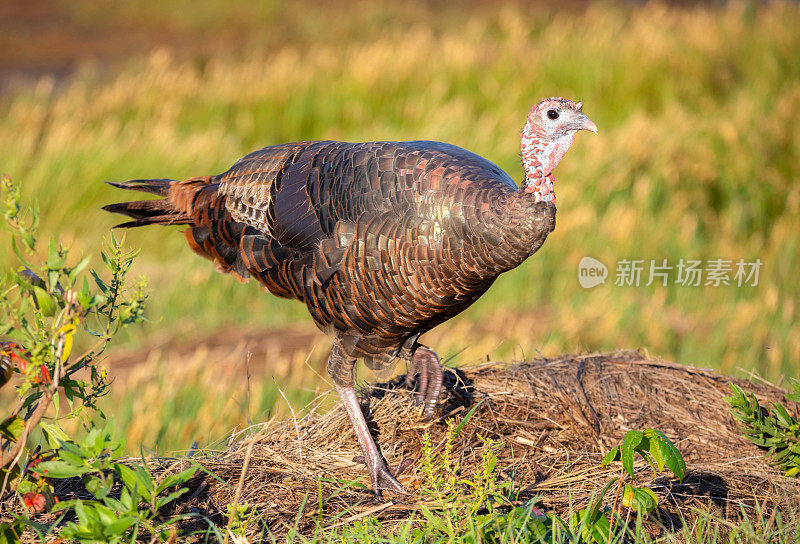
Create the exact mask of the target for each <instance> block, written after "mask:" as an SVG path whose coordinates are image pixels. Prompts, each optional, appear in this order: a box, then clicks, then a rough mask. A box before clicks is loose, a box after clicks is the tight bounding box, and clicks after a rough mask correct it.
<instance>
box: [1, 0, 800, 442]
mask: <svg viewBox="0 0 800 544" xmlns="http://www.w3.org/2000/svg"><path fill="white" fill-rule="evenodd" d="M185 4H186V3H185V2H178V3H177V4H174V5H171V7H167V8H162V7H159V6H161V3H158V2H147V3H145V5H144V6H143V7H141V9H140V7H136V8H135V10H136V15H133V14H128V15H126V13H127V11H125V10H134V7H132V6H133V5H131V6H128V7H124V6H123V7H120V8H119V10H121V11H117V12H114V15H113V16H111V15H109V16H108V17H109V18H108V20H109V21H111V23H113V22H114V21H120V20H124V19H125V18H126V17H131V18H134V19H135V21H140V22H142V24H143V25H145V26H147V25H150V27H153V25H155V21H159V24H158V25H156V26H157V28H159V29H160V28H163V27H168V28H172V27H173V26H174V27H175V29H176V30H175V32H176V35H178V36H181V37H182V39H186V40H194V42H193V43H196V44H199V45H198V49H197V51H202V52H201V53H196V54H191V53H187V48H186V47H185V46H182V45H181V44H174V48H173V49H158V50H155V51H154V52H152V53H151V54H148V55H146V56H139V57H136V56H134V57H132V58H130V59H128V60H126V61H125V62H123V63H121V64H113V65H105V64H99V65H98V64H85V65H83V66H82V67H81V68H79V69H78V70H77V71H76V72H74V73H73V74H72V75H70V76H69V77H67V78H66V79H53V78H51V77H43V78H41V80H39V81H38V83H37V84H36V85H34V86H30V87H21V88H16V87H15V88H14V90H13V91H9V92H7V93H6V94H5V95H2V96H0V170H2V171H4V172H7V173H9V174H10V175H12V176H13V177H14V178H15V179H16V180H17V182H18V183H21V184H22V186H23V193H24V194H25V197H26V198H32V197H35V198H36V199H38V201H39V204H40V207H41V212H42V226H41V229H42V232H43V233H55V232H58V233H60V237H61V238H62V240H65V241H69V242H70V243H71V245H72V247H73V248H74V249H75V250H76V251H78V252H79V253H89V252H90V249H91V248H95V247H98V246H99V245H100V243H101V240H102V239H103V236H105V235H106V234H107V232H108V229H109V228H110V227H111V226H112V225H113V224H115V221H116V220H117V219H116V218H114V217H111V216H109V215H107V214H104V213H103V212H101V211H100V209H99V207H100V206H101V205H103V204H105V203H109V202H115V201H120V200H122V199H124V198H126V197H127V196H129V195H125V194H123V193H121V192H119V191H115V190H113V189H112V188H110V187H108V186H106V185H104V184H103V183H102V181H104V180H123V179H129V178H138V177H171V178H175V179H183V178H188V177H191V176H196V175H205V174H212V173H218V172H222V171H224V170H226V169H227V168H228V167H229V166H230V165H231V164H232V163H233V162H234V161H235V160H236V159H237V158H238V157H240V156H241V155H243V154H245V153H247V152H249V151H252V150H254V149H257V148H260V147H263V146H266V145H269V144H273V143H280V142H287V141H296V140H305V139H342V140H349V141H367V140H379V139H381V140H405V139H431V140H442V141H447V142H451V143H454V144H456V145H459V146H462V147H464V148H467V149H470V150H471V151H474V152H476V153H478V154H480V155H482V156H485V157H487V158H489V159H490V160H492V161H494V162H496V163H497V164H498V165H499V166H501V167H502V168H503V169H505V170H506V171H508V172H509V173H510V174H511V175H512V177H514V178H516V179H521V176H522V171H521V167H520V164H519V130H520V127H521V126H522V123H523V122H524V119H525V115H526V113H527V111H528V109H529V108H530V106H531V105H532V104H534V103H535V102H536V101H538V100H539V99H540V98H541V97H543V96H551V95H559V96H566V97H571V98H575V99H581V100H583V101H584V111H585V112H586V113H587V114H588V115H589V116H590V117H591V118H592V119H593V120H594V121H595V122H596V123H597V125H598V126H599V127H600V135H599V137H595V136H593V135H591V134H588V133H585V134H584V133H582V134H580V135H579V136H578V138H577V141H576V143H575V145H574V146H573V148H572V150H571V151H570V152H569V154H568V155H567V157H566V158H565V159H564V161H563V162H562V164H561V165H560V166H559V168H558V170H557V171H556V180H557V181H556V186H557V189H556V190H557V194H558V210H559V211H558V220H557V228H556V230H555V232H553V233H552V234H551V235H550V237H549V239H548V241H547V242H546V244H545V245H544V247H543V248H542V249H541V250H540V251H539V252H538V253H537V254H536V255H535V256H534V257H533V258H532V259H530V260H529V261H528V262H526V263H525V264H524V265H522V266H521V267H520V268H519V269H517V270H515V271H512V272H510V273H508V274H505V275H503V276H502V277H501V278H500V279H499V280H498V281H497V283H496V284H495V286H494V287H493V288H492V290H491V291H490V292H489V293H488V294H487V295H485V296H484V297H483V298H482V299H481V300H480V301H479V302H478V303H476V305H475V306H474V307H473V308H472V309H470V310H469V311H467V312H466V313H464V314H462V315H461V316H459V317H458V318H456V319H454V320H453V321H452V322H449V323H447V324H445V325H443V326H441V327H439V328H438V329H437V330H436V331H433V332H432V333H431V334H430V335H428V337H427V340H426V341H427V343H429V344H431V345H435V346H437V347H438V348H439V350H440V352H441V353H442V354H443V355H453V354H457V353H458V356H457V357H456V361H466V360H473V359H475V358H479V357H485V356H486V354H487V353H490V354H491V356H492V357H496V358H506V359H509V358H512V357H517V358H519V357H523V356H525V357H530V356H533V355H535V354H536V353H542V354H544V355H554V354H557V353H560V352H563V351H575V350H607V349H615V348H622V347H625V348H628V347H645V348H647V349H648V350H649V351H650V353H651V354H656V355H659V356H663V357H665V358H668V359H673V360H676V361H680V362H682V363H691V364H697V365H700V366H706V367H715V368H718V369H720V370H722V371H724V372H732V371H734V370H735V369H736V368H743V369H747V370H751V369H754V370H756V371H758V372H760V373H761V374H763V375H765V376H767V377H769V378H773V379H774V378H777V377H778V376H779V375H780V374H782V373H788V374H796V373H797V371H798V364H800V363H798V361H800V321H799V320H798V311H800V308H798V299H799V298H800V297H799V296H798V295H800V282H799V281H798V279H800V275H799V274H798V272H797V270H798V265H800V255H798V251H799V250H800V244H798V242H799V241H800V219H798V217H799V216H798V210H800V185H799V184H798V179H800V33H798V32H797V28H800V8H798V6H797V5H794V4H783V3H771V4H769V5H766V6H762V7H759V8H754V7H749V6H752V5H751V4H741V5H731V6H729V7H725V8H708V7H690V8H670V7H666V6H665V5H662V4H658V3H653V4H647V5H646V6H643V7H632V6H615V5H607V4H590V5H588V6H586V7H585V8H581V9H575V10H571V11H549V10H547V9H546V8H543V7H537V6H535V5H529V6H517V5H513V4H500V3H498V4H491V5H490V6H486V5H482V6H480V7H475V8H474V9H473V8H463V9H460V10H457V9H455V8H435V7H431V6H425V5H421V4H409V5H403V6H400V5H395V4H391V3H380V4H366V3H365V4H357V5H356V7H355V8H354V7H352V6H350V5H348V4H341V5H338V4H337V5H334V7H328V8H324V9H323V8H320V9H316V8H315V7H314V6H311V5H309V4H305V3H300V4H286V5H284V4H279V3H274V4H269V6H271V7H264V8H257V7H255V4H250V3H245V4H242V6H245V7H241V6H240V7H238V8H237V9H236V10H233V11H229V10H228V4H222V3H219V4H217V3H215V2H211V1H204V2H201V3H200V4H199V5H198V7H197V8H196V9H195V7H194V6H195V4H194V3H192V6H193V7H192V8H191V9H189V8H187V9H186V10H184V9H182V8H181V6H182V5H185ZM77 5H78V6H79V7H80V6H84V3H78V4H77ZM97 5H100V4H97ZM137 6H138V4H137ZM247 6H250V7H247ZM248 10H249V11H248ZM184 12H186V13H188V14H189V15H188V16H186V17H184ZM81 13H83V16H84V17H85V18H86V19H85V21H84V23H82V24H83V25H84V27H83V28H85V29H87V31H88V30H91V29H92V28H95V27H100V26H102V24H103V21H104V18H105V17H106V15H105V13H103V12H101V11H92V10H88V9H87V10H84V11H82V12H81ZM223 13H224V14H227V15H223ZM73 15H74V14H73ZM306 15H307V17H306ZM271 23H274V24H271ZM155 31H156V30H153V29H152V28H151V32H155ZM87 34H90V32H87ZM206 36H208V42H209V43H217V42H216V41H215V40H222V41H223V42H224V43H226V44H227V46H226V47H223V46H220V47H219V49H218V51H216V52H214V51H210V50H209V48H208V47H205V48H203V47H202V44H203V43H204V40H205V37H206ZM225 36H227V38H225ZM221 37H222V38H221ZM223 38H225V39H223ZM87 39H88V38H87ZM225 40H227V41H225ZM237 40H238V41H237ZM234 42H235V43H238V45H235V46H234V45H231V44H233V43H234ZM177 231H178V229H164V228H150V229H140V230H135V231H132V232H130V233H129V236H128V240H129V243H130V244H132V245H135V246H140V247H141V248H142V253H141V257H140V258H139V259H138V261H137V264H136V267H135V268H136V269H135V270H134V274H139V273H141V274H144V275H146V276H147V277H148V278H149V282H150V285H151V286H152V289H153V293H152V296H151V305H150V313H149V318H150V319H151V323H149V324H148V325H147V326H146V327H144V329H143V330H142V331H134V332H132V333H130V334H132V335H133V336H129V337H128V342H130V343H131V344H133V345H135V344H143V343H147V342H148V341H149V340H150V339H151V338H152V337H153V335H155V334H163V333H164V331H169V332H170V333H171V334H177V335H190V334H191V335H198V334H202V333H203V332H204V331H212V330H216V329H218V328H220V327H232V326H245V325H246V326H248V327H253V326H257V327H265V328H282V327H285V326H287V325H289V324H292V323H303V324H305V326H308V327H311V325H309V323H310V319H309V318H308V317H307V315H306V312H305V310H304V308H303V307H302V305H300V304H298V303H293V302H288V301H283V300H279V299H276V298H275V297H272V296H268V295H265V294H263V293H261V292H260V291H259V289H258V288H257V286H256V285H253V284H250V285H246V286H242V285H240V284H238V283H237V282H236V281H234V280H233V279H232V278H229V277H224V276H221V275H219V274H217V273H216V272H215V270H214V267H213V266H212V265H211V264H210V263H207V262H204V261H201V260H200V259H199V258H198V257H196V256H195V255H194V254H192V252H191V251H189V250H188V248H187V247H186V246H185V242H184V239H183V237H182V236H181V235H180V233H179V232H177ZM1 245H2V246H7V244H5V243H3V244H1ZM587 255H588V256H592V257H595V258H597V259H599V260H600V261H602V262H604V263H605V264H606V265H607V266H609V273H610V275H609V278H608V280H607V281H606V284H604V285H601V286H598V287H595V288H594V289H590V290H587V289H583V288H581V287H580V285H579V284H578V281H577V269H578V262H579V261H580V259H581V258H582V257H584V256H587ZM664 258H666V259H668V261H669V262H670V263H671V264H673V265H674V264H677V262H678V261H679V260H680V259H681V258H683V259H703V260H706V259H716V258H723V259H730V260H733V261H734V262H735V261H736V260H738V259H740V258H743V259H744V260H746V261H754V260H755V259H756V258H758V259H761V261H762V262H763V266H762V268H761V274H760V278H759V283H758V285H757V286H755V287H736V286H730V287H725V286H721V287H711V286H708V287H705V286H702V287H684V286H676V285H669V286H667V287H662V286H661V285H660V284H657V285H653V286H650V287H644V286H641V287H618V286H615V285H614V284H613V283H614V265H615V263H616V262H617V261H618V260H620V259H644V260H645V264H647V263H648V262H649V260H650V259H655V260H656V261H658V262H660V261H661V259H664ZM6 259H7V256H5V255H0V265H1V266H5V265H6V264H7V261H6ZM673 273H674V271H673ZM645 274H646V271H645ZM673 277H674V276H673ZM657 283H658V282H657ZM461 350H463V352H462V351H461ZM324 351H325V349H324V348H322V347H321V348H320V349H318V350H317V351H316V352H315V353H314V361H317V363H316V367H317V368H319V363H320V362H321V360H322V359H323V358H324V355H325V353H324ZM264 364H269V363H268V362H264ZM192 365H193V366H192ZM192 365H189V366H188V367H187V368H194V369H204V370H202V371H200V370H198V371H197V372H193V371H190V370H185V369H184V370H178V369H176V368H175V367H174V366H169V367H163V366H162V367H161V368H160V369H158V370H153V369H154V368H155V366H152V367H151V370H148V371H144V370H143V371H142V372H143V374H142V375H143V376H144V375H147V376H150V377H149V378H147V379H146V384H147V387H150V388H151V389H153V390H152V391H151V392H150V393H147V394H148V395H151V397H147V398H156V399H159V400H160V401H161V404H159V405H158V406H161V408H158V407H157V405H156V404H154V402H155V401H144V400H143V398H145V397H146V395H145V394H143V393H144V390H143V389H142V388H140V387H137V386H131V387H130V388H126V387H121V388H120V390H121V391H126V392H125V393H124V399H123V400H122V401H120V402H122V404H123V406H127V408H125V409H124V410H122V412H123V413H121V414H120V420H125V425H126V426H127V425H130V426H135V425H140V426H141V425H142V423H141V422H139V423H136V422H135V421H134V420H135V419H136V418H137V417H145V418H146V417H150V416H152V417H162V418H163V419H162V420H160V421H162V422H163V424H162V425H161V426H160V427H161V430H160V431H159V433H158V436H160V437H161V443H162V444H165V443H169V444H170V445H172V446H175V445H181V446H182V447H188V443H187V440H186V437H185V435H184V434H182V431H180V430H179V429H175V428H172V427H169V426H170V425H175V426H177V427H180V426H181V425H183V424H184V423H186V424H190V425H197V426H199V428H202V429H205V430H206V431H205V432H208V433H209V434H214V433H212V432H211V431H208V429H210V428H211V427H210V423H208V422H205V417H209V418H212V419H211V421H214V422H219V421H222V420H224V424H218V423H217V424H218V425H219V426H220V427H221V428H220V429H219V434H217V436H221V435H222V434H224V432H226V431H227V430H228V429H229V428H230V426H229V425H228V424H229V423H231V422H233V421H239V422H243V421H244V420H245V416H244V413H245V410H243V409H242V407H241V406H240V405H237V404H236V402H235V401H233V400H232V399H233V394H232V393H231V389H224V388H225V387H227V385H225V384H226V383H227V382H225V381H224V380H219V377H218V376H217V375H216V374H215V372H214V360H205V361H199V362H196V363H193V364H192ZM148 372H149V374H148ZM184 372H185V373H186V376H185V379H184V378H177V377H179V376H183V374H182V373H184ZM156 375H158V376H160V377H159V378H157V379H156V377H155V376H156ZM305 376H306V378H305V379H304V378H302V377H300V378H296V379H294V378H293V380H292V381H291V383H292V384H293V388H292V390H291V391H289V392H288V393H289V395H288V396H289V398H290V399H291V400H292V401H294V402H302V401H303V400H308V399H310V398H311V396H312V395H313V388H314V387H315V386H316V385H317V384H319V383H321V382H322V380H321V379H320V378H318V377H316V376H315V375H314V374H313V373H312V372H310V371H307V372H306V373H305ZM181 380H182V381H181ZM265 381H269V380H265ZM176 382H178V383H182V384H183V386H182V388H176V386H175V383H176ZM279 383H280V382H279ZM281 386H282V387H283V384H281ZM242 387H244V386H242V385H240V390H241V388H242ZM264 387H266V389H265V390H264V391H263V392H260V393H258V395H259V397H258V400H257V401H256V402H254V403H253V405H252V408H253V409H254V410H256V409H257V410H261V411H262V412H263V411H270V410H272V409H273V408H270V406H274V404H275V403H276V402H278V403H280V402H282V401H281V400H280V398H279V396H278V391H277V389H276V388H275V387H274V384H268V386H264ZM215 388H222V389H224V390H222V389H220V391H218V392H216V393H215ZM301 388H305V389H304V390H303V389H301ZM217 394H218V397H215V398H218V402H217V401H215V402H213V403H211V402H210V401H207V402H208V404H204V403H203V402H201V400H200V399H202V398H204V396H205V395H212V396H213V395H217ZM142 402H145V404H147V406H148V410H144V412H148V411H150V412H152V414H149V415H148V414H142V411H143V409H142V408H141V407H139V408H137V406H140V405H139V404H136V403H142ZM171 403H172V404H171ZM192 403H194V404H197V405H198V406H203V405H205V406H209V408H208V409H206V411H210V413H209V414H206V416H203V417H201V414H200V412H202V411H203V410H204V409H203V408H201V407H198V408H197V410H195V411H194V412H192V410H188V411H187V406H192V405H193V404H192ZM173 405H174V408H169V407H170V406H173ZM279 412H282V413H286V412H285V410H279ZM124 413H127V414H128V415H129V416H130V419H128V418H127V416H124V415H123V414H124ZM188 413H194V414H195V415H194V416H192V415H187V414H188ZM134 414H140V415H139V416H136V417H134ZM154 414H158V415H154ZM173 418H174V419H173ZM214 418H216V419H214ZM144 426H145V427H147V428H151V427H152V426H148V425H146V424H145V425H144ZM181 428H183V427H181ZM167 429H170V430H167ZM189 434H191V433H189ZM137 436H141V437H142V439H143V440H145V441H146V442H147V441H152V440H155V438H156V437H155V436H154V435H153V434H147V433H144V434H141V435H137ZM195 436H197V435H195ZM179 437H180V438H179ZM133 442H134V441H133V439H131V438H130V437H129V443H133Z"/></svg>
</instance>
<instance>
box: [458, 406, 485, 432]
mask: <svg viewBox="0 0 800 544" xmlns="http://www.w3.org/2000/svg"><path fill="white" fill-rule="evenodd" d="M481 404H483V401H480V402H479V403H478V404H476V405H475V406H473V407H472V409H471V410H470V411H469V412H467V415H465V416H464V419H462V420H461V422H460V423H459V424H458V425H457V426H456V428H455V429H454V430H453V438H455V437H456V436H458V433H460V432H461V429H463V428H464V425H466V424H467V422H468V421H469V420H470V419H471V418H472V416H473V415H474V414H475V412H476V411H477V410H478V408H480V406H481Z"/></svg>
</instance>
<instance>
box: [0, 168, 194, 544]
mask: <svg viewBox="0 0 800 544" xmlns="http://www.w3.org/2000/svg"><path fill="white" fill-rule="evenodd" d="M0 196H1V197H2V199H1V200H0V205H1V208H0V212H2V219H3V221H2V226H3V228H5V229H6V230H7V231H9V232H10V233H11V241H10V244H11V250H12V252H13V253H14V254H15V255H16V257H17V259H18V260H19V266H18V267H17V268H16V269H14V270H11V271H9V272H8V273H7V274H6V275H5V276H4V277H3V278H2V280H0V339H2V342H0V387H2V386H6V385H8V384H9V383H12V381H16V382H17V385H16V388H17V403H16V405H15V406H14V407H13V408H12V410H11V412H10V413H9V414H8V415H6V416H5V417H3V419H0V454H2V455H0V479H1V480H2V489H0V496H5V495H6V493H5V491H6V489H7V488H10V489H12V490H13V492H14V494H16V496H17V497H18V499H19V502H20V503H21V504H22V505H23V506H24V509H25V512H26V513H25V515H17V516H15V518H14V519H13V521H11V522H10V523H4V524H2V525H0V539H2V541H5V542H16V541H19V539H20V538H21V536H22V533H23V531H25V530H26V529H33V530H34V531H36V532H37V533H39V535H40V537H41V536H42V535H43V534H44V533H46V532H51V531H54V530H55V528H56V526H57V525H58V524H59V523H60V521H61V520H63V519H64V516H62V517H61V518H59V519H58V520H56V522H55V523H53V524H51V525H50V526H47V525H42V524H39V523H36V522H35V521H34V519H33V517H32V516H33V515H34V514H36V513H39V512H44V511H53V512H59V511H63V512H64V513H65V515H66V514H67V513H69V512H71V513H73V514H74V516H75V517H76V518H77V523H75V522H69V523H67V524H66V525H65V526H64V527H63V528H61V529H60V532H59V536H60V537H61V538H64V539H71V540H79V541H81V542H96V541H104V542H119V541H122V540H129V541H135V540H136V538H137V535H138V534H139V532H140V531H145V532H147V533H149V534H150V535H151V536H152V538H153V540H156V539H158V538H160V539H162V540H164V539H167V538H169V536H170V533H169V531H168V530H167V528H168V527H170V525H171V524H174V523H175V521H176V520H177V518H174V519H170V518H167V519H162V517H161V514H160V511H161V509H162V508H163V507H164V506H166V505H167V504H168V503H169V502H171V501H172V500H174V499H175V498H177V497H179V496H180V495H182V494H183V493H185V492H186V488H183V487H180V486H181V485H182V484H184V483H185V482H186V481H187V480H188V479H189V478H191V477H192V476H193V475H194V472H195V470H196V467H190V468H188V469H186V470H183V471H181V472H179V473H177V474H173V475H170V476H167V477H164V478H161V479H157V478H155V477H154V476H153V474H152V473H151V472H150V471H149V469H148V467H147V465H146V464H145V463H144V462H142V463H141V464H135V463H122V462H119V461H115V459H116V458H117V457H118V456H119V455H120V454H121V452H122V451H123V443H122V441H120V440H116V439H115V438H114V437H113V434H112V432H111V430H110V428H109V427H106V428H105V429H100V428H99V427H97V426H96V425H95V420H96V417H97V416H99V417H100V418H103V419H104V418H105V416H104V414H103V413H102V411H101V410H99V408H98V407H97V405H96V401H97V399H99V398H100V397H102V396H103V395H105V394H106V393H107V392H108V385H109V384H108V376H107V374H106V372H105V370H104V369H103V368H102V367H101V366H100V364H99V363H100V360H101V357H102V355H103V353H104V351H105V349H106V348H107V346H108V344H109V342H110V340H111V339H112V338H113V337H114V336H115V335H116V334H117V333H118V332H119V331H120V330H121V329H122V328H123V327H125V326H127V325H130V324H133V323H138V322H141V321H142V320H143V313H144V302H145V299H146V296H145V294H144V289H145V283H144V281H143V280H140V281H138V282H134V283H130V282H128V281H127V274H128V272H129V270H130V268H131V265H132V262H133V259H134V257H135V252H131V251H125V250H123V248H122V242H121V241H118V240H117V239H115V238H114V237H113V236H112V237H111V240H110V241H109V242H108V243H106V244H105V246H104V248H103V250H102V252H101V258H102V261H103V265H104V269H105V270H104V271H96V270H89V272H88V274H87V273H85V272H84V271H85V270H86V269H87V267H88V265H89V262H90V259H89V258H88V257H87V258H84V259H82V260H80V261H79V262H77V263H75V264H70V259H69V251H68V250H67V249H66V248H65V247H64V246H63V245H61V244H60V243H58V242H57V241H55V240H51V241H50V243H49V246H48V250H47V252H46V256H45V257H41V256H40V254H39V251H38V246H37V233H36V231H37V226H38V223H39V215H38V212H37V210H36V208H35V207H34V208H31V209H27V210H26V209H23V207H22V206H21V205H20V192H19V189H18V187H16V186H15V185H14V184H12V183H11V180H10V179H9V178H8V177H3V178H0ZM37 261H38V263H37ZM74 346H80V347H82V348H83V352H82V353H80V354H77V355H76V353H77V352H78V350H77V349H73V347H74ZM79 373H80V374H79ZM17 376H18V377H19V379H18V380H15V377H17ZM61 395H63V397H64V398H66V406H63V405H62V404H63V403H62V402H61V401H60V398H61ZM74 418H77V419H79V421H81V423H82V424H83V426H84V428H85V430H86V431H87V432H86V435H85V437H84V438H83V439H82V440H80V441H74V440H72V439H70V438H69V437H68V436H67V434H66V433H65V432H64V430H63V429H62V426H61V424H62V422H63V421H64V420H66V419H74ZM34 430H39V431H41V436H42V440H41V441H39V442H40V443H37V444H33V445H32V444H31V442H33V441H32V440H31V439H30V437H31V436H32V433H33V431H34ZM77 477H81V478H82V481H83V484H84V486H85V488H86V490H87V491H89V492H90V493H91V494H92V495H93V496H94V497H95V499H96V500H81V499H75V500H68V501H63V502H58V498H57V497H55V495H54V488H53V485H52V480H53V479H58V478H77ZM117 482H119V483H120V486H119V487H120V490H119V491H117V492H115V493H113V494H112V488H113V487H114V486H115V484H116V483H117ZM112 495H115V496H112Z"/></svg>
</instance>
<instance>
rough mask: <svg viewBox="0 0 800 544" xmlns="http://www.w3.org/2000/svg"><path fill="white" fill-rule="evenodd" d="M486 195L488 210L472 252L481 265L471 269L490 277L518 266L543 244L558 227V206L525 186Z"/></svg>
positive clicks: (477, 231) (480, 222) (476, 232)
mask: <svg viewBox="0 0 800 544" xmlns="http://www.w3.org/2000/svg"><path fill="white" fill-rule="evenodd" d="M484 198H485V200H484V202H485V203H486V205H485V206H484V210H485V212H484V213H482V214H481V217H480V218H479V221H478V224H479V225H480V227H479V228H478V229H476V230H475V232H474V234H476V235H477V236H475V237H474V238H473V240H472V243H471V248H470V253H471V255H472V256H473V259H474V261H475V263H476V264H477V265H478V266H476V267H474V268H473V269H472V271H473V272H475V271H476V272H478V275H479V276H480V277H484V278H488V277H491V276H496V275H497V274H499V273H501V272H505V271H507V270H511V269H512V268H515V267H517V266H519V265H520V264H522V262H523V261H525V259H527V258H528V257H530V256H531V255H533V254H534V253H535V252H536V251H537V250H538V249H539V248H540V247H541V246H542V244H544V241H545V239H546V238H547V235H548V234H550V233H551V232H552V231H553V229H554V228H555V220H556V207H555V205H554V204H553V203H552V202H549V201H542V200H536V197H535V195H534V194H532V193H530V192H526V190H525V187H524V186H523V187H522V188H521V189H519V190H517V191H513V190H511V191H503V192H502V193H496V192H495V191H488V192H487V193H486V194H485V195H484Z"/></svg>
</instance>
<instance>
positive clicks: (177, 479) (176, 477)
mask: <svg viewBox="0 0 800 544" xmlns="http://www.w3.org/2000/svg"><path fill="white" fill-rule="evenodd" d="M195 472H197V467H196V466H193V467H189V468H187V469H186V470H183V471H181V472H179V473H178V474H173V475H171V476H167V477H166V478H164V481H162V482H161V483H160V484H158V487H156V495H158V494H159V493H161V492H162V491H164V490H165V489H168V488H170V487H173V486H176V485H181V484H183V483H185V482H187V481H189V479H190V478H191V477H192V476H194V473H195Z"/></svg>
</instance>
